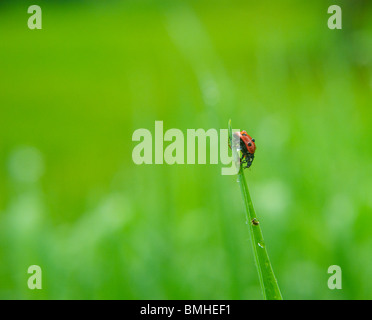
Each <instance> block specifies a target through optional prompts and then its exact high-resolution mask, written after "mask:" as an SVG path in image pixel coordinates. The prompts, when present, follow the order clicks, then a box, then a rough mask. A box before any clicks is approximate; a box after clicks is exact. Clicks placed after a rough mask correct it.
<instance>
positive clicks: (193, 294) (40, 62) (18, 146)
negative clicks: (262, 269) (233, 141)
mask: <svg viewBox="0 0 372 320" xmlns="http://www.w3.org/2000/svg"><path fill="white" fill-rule="evenodd" d="M332 4H333V3H332ZM40 5H41V6H42V9H43V30H41V31H30V30H28V29H27V27H26V26H27V24H26V23H27V17H28V15H27V10H26V6H25V5H23V4H14V3H12V4H10V3H9V4H3V5H2V6H1V7H0V37H1V41H0V108H1V111H0V112H1V113H0V167H1V170H0V261H1V264H0V297H1V298H33V299H34V298H57V299H59V298H114V299H115V298H128V299H134V298H143V299H146V298H152V299H161V298H174V299H178V298H183V299H191V298H193V299H196V298H205V299H207V298H210V299H224V298H235V299H247V298H248V299H249V298H257V297H258V296H259V283H258V280H257V277H256V270H255V266H254V263H252V261H253V257H252V256H251V253H250V252H249V251H248V250H246V246H247V242H249V237H248V235H247V232H246V228H245V227H246V226H245V225H244V224H242V223H241V222H242V221H244V218H243V217H242V215H241V199H240V194H239V193H234V192H232V191H231V190H235V189H236V186H233V185H232V183H233V182H232V181H231V177H226V176H221V175H220V166H217V165H210V166H209V165H174V166H168V165H164V166H155V165H152V166H136V165H134V164H133V163H132V159H131V152H132V148H133V146H134V143H132V141H131V136H132V132H133V131H134V130H135V129H137V128H141V127H143V128H148V129H151V128H153V126H154V121H155V120H163V121H164V126H165V130H167V129H169V128H180V129H181V130H186V129H187V128H205V129H208V128H211V127H213V128H224V127H225V119H226V118H229V117H230V115H231V114H234V117H236V118H241V119H244V123H247V128H246V129H247V130H249V132H251V133H252V135H254V136H255V137H256V139H257V140H258V141H260V147H259V149H258V150H257V156H256V158H255V163H254V166H255V169H254V170H252V171H251V172H250V173H249V174H250V180H251V181H252V184H251V185H252V187H251V194H252V197H253V198H254V199H255V206H256V209H257V210H259V212H260V215H261V216H262V217H261V218H260V221H262V222H263V223H264V224H265V239H266V241H267V242H269V243H270V244H271V245H270V255H271V262H272V263H273V265H275V272H276V276H277V278H278V281H279V282H280V284H281V290H282V293H283V296H285V297H286V298H287V299H296V298H304V299H306V298H312V299H322V298H327V299H336V298H350V299H360V298H371V290H370V288H371V286H372V280H371V279H372V278H371V277H370V275H371V251H370V248H371V245H372V241H371V238H370V228H371V224H372V223H371V218H370V213H371V209H372V202H371V198H370V195H369V193H368V190H371V188H372V185H371V184H372V182H371V181H372V179H371V172H372V170H371V169H372V168H371V161H370V159H371V155H372V147H371V144H370V141H371V138H372V137H371V135H372V133H371V130H370V127H371V124H372V121H371V111H370V110H371V109H370V107H371V101H372V99H371V59H370V57H371V56H372V43H371V40H370V39H371V20H370V19H368V14H369V16H370V14H371V6H370V4H367V2H365V4H364V5H363V2H361V5H360V8H361V9H358V7H349V6H347V5H346V4H345V8H344V9H343V23H344V25H343V29H342V31H340V32H338V31H331V30H328V29H327V28H326V20H327V14H326V8H327V6H326V5H325V4H324V3H323V2H321V1H319V2H311V4H310V3H309V4H304V3H299V2H296V1H285V2H281V3H280V4H279V3H278V4H274V3H272V2H265V1H264V2H260V3H256V2H246V1H244V2H243V1H239V2H236V3H235V4H231V3H230V2H225V1H216V2H214V4H213V6H211V5H210V4H208V3H207V2H204V1H201V2H197V3H196V2H192V1H190V2H188V3H187V4H184V5H182V6H181V5H178V4H174V3H172V2H164V3H162V4H161V5H160V4H159V5H158V4H155V3H152V2H151V3H150V2H143V3H141V4H134V3H132V2H128V3H126V4H123V5H121V4H119V3H117V2H109V3H105V4H100V3H99V2H92V3H90V4H88V3H84V2H80V3H79V4H73V3H72V2H68V3H62V2H40ZM358 10H360V11H358ZM360 12H363V15H360ZM356 17H358V18H356ZM229 185H230V186H229ZM227 190H228V191H227ZM276 239H281V241H280V242H279V241H276ZM283 243H285V244H286V245H285V247H283ZM31 264H38V265H40V266H41V267H42V269H43V290H41V291H38V292H37V291H31V290H28V289H27V285H26V283H27V273H26V272H27V268H28V266H29V265H31ZM332 264H338V265H340V266H341V267H342V271H343V281H344V282H343V288H344V289H343V290H341V291H336V290H334V291H331V290H329V289H328V288H327V277H328V274H327V269H328V266H329V265H332Z"/></svg>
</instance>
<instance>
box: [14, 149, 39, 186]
mask: <svg viewBox="0 0 372 320" xmlns="http://www.w3.org/2000/svg"><path fill="white" fill-rule="evenodd" d="M8 172H9V175H10V176H11V178H12V179H13V180H15V181H18V182H25V183H35V182H37V181H38V180H39V178H40V177H41V176H42V174H43V172H44V162H43V157H42V155H41V153H40V151H39V150H37V149H36V148H34V147H29V146H22V147H18V148H17V149H15V150H14V151H13V152H12V153H11V155H10V156H9V161H8Z"/></svg>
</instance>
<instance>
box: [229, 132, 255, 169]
mask: <svg viewBox="0 0 372 320" xmlns="http://www.w3.org/2000/svg"><path fill="white" fill-rule="evenodd" d="M234 138H235V139H239V141H240V143H239V149H240V151H241V153H242V156H241V158H240V163H241V164H245V163H246V164H247V165H246V166H245V167H244V168H249V167H250V166H251V165H252V162H253V159H254V153H255V151H256V144H255V140H254V139H252V137H251V136H250V135H249V134H248V133H247V132H246V131H244V130H243V131H240V132H235V133H234Z"/></svg>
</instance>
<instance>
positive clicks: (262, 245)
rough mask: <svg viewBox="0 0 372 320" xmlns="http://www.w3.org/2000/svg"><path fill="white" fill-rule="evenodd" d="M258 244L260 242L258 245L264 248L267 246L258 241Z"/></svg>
mask: <svg viewBox="0 0 372 320" xmlns="http://www.w3.org/2000/svg"><path fill="white" fill-rule="evenodd" d="M257 244H258V246H259V247H260V248H262V249H263V248H265V245H264V244H263V243H262V244H261V243H259V242H258V243H257Z"/></svg>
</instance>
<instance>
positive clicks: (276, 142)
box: [257, 115, 290, 151]
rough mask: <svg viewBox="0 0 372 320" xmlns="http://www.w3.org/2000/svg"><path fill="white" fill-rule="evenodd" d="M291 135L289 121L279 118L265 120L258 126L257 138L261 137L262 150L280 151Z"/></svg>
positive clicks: (273, 117) (272, 117)
mask: <svg viewBox="0 0 372 320" xmlns="http://www.w3.org/2000/svg"><path fill="white" fill-rule="evenodd" d="M289 135H290V129H289V125H288V121H286V120H285V119H283V118H281V117H279V116H275V115H272V116H269V117H266V118H264V119H263V120H262V121H261V122H260V123H259V126H258V132H257V136H258V137H260V145H262V146H264V147H265V148H262V150H275V151H277V150H279V149H281V148H282V147H283V145H284V143H285V142H287V140H288V138H289Z"/></svg>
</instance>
